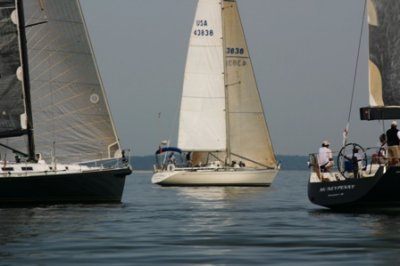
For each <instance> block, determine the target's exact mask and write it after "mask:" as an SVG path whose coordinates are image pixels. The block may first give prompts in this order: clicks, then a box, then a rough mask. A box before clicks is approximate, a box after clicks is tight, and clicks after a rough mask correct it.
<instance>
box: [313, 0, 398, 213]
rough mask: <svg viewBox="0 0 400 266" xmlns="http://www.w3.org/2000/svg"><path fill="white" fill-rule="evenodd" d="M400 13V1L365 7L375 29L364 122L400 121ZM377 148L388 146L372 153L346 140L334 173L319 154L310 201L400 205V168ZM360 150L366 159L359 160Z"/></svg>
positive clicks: (339, 205) (372, 1) (371, 0)
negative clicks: (323, 165) (320, 162)
mask: <svg viewBox="0 0 400 266" xmlns="http://www.w3.org/2000/svg"><path fill="white" fill-rule="evenodd" d="M399 13H400V2H399V1H398V0H367V1H365V3H364V18H363V19H364V20H365V17H368V25H369V63H368V66H369V90H368V91H369V106H367V107H361V108H360V117H361V120H382V121H384V120H397V119H399V118H400V90H399V87H398V84H399V82H400V71H399V69H400V68H399V61H400V53H399V51H400V42H399V40H400V28H399V25H400V17H399V15H398V14H399ZM364 24H366V23H363V25H364ZM361 36H362V35H361ZM360 43H361V38H360ZM392 123H393V122H392ZM383 133H384V132H383ZM383 136H385V135H383ZM377 149H379V150H380V149H385V147H384V146H382V147H375V148H373V149H369V148H364V147H363V146H361V145H359V144H358V143H347V142H346V141H344V145H343V147H342V148H341V149H340V151H339V153H338V154H337V168H338V169H337V171H333V172H323V171H322V169H321V168H320V166H319V165H318V158H317V155H316V154H311V155H310V162H311V176H310V181H309V184H308V197H309V199H310V201H311V202H312V203H314V204H317V205H320V206H324V207H328V208H332V209H346V208H350V209H364V208H393V207H395V208H398V207H400V193H399V187H400V166H399V165H398V164H397V165H396V164H393V163H391V162H390V160H388V158H386V157H385V153H383V154H380V152H379V151H377ZM374 150H375V151H374ZM356 152H357V153H360V154H361V155H362V156H361V157H358V158H359V159H356V160H353V159H354V158H356V157H355V156H354V153H356ZM349 158H350V159H351V160H350V159H349Z"/></svg>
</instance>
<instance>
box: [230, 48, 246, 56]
mask: <svg viewBox="0 0 400 266" xmlns="http://www.w3.org/2000/svg"><path fill="white" fill-rule="evenodd" d="M226 54H234V55H238V54H239V55H242V54H244V49H243V48H231V47H227V48H226Z"/></svg>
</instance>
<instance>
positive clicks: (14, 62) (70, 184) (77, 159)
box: [0, 0, 131, 205]
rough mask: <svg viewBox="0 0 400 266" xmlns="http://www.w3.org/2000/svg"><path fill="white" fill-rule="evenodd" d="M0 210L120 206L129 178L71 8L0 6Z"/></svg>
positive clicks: (62, 1) (68, 0) (69, 1)
mask: <svg viewBox="0 0 400 266" xmlns="http://www.w3.org/2000/svg"><path fill="white" fill-rule="evenodd" d="M0 95H1V97H0V147H1V148H0V154H1V161H0V205H14V204H49V203H50V204H51V203H97V202H120V201H121V197H122V193H123V189H124V184H125V176H126V175H129V174H130V173H131V168H130V166H129V165H128V164H127V161H126V158H125V153H124V151H122V150H121V147H120V144H119V141H118V138H117V135H116V130H115V128H114V125H113V122H112V118H111V115H110V111H109V107H108V103H107V99H106V97H105V92H104V89H103V85H102V82H101V78H100V75H99V71H98V69H97V65H96V61H95V57H94V53H93V49H92V47H91V43H90V39H89V36H88V32H87V29H86V25H85V21H84V17H83V15H82V11H81V6H80V2H79V0H48V1H46V0H40V1H24V0H3V1H1V3H0Z"/></svg>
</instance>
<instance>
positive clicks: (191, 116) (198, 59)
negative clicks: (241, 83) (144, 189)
mask: <svg viewBox="0 0 400 266" xmlns="http://www.w3.org/2000/svg"><path fill="white" fill-rule="evenodd" d="M221 5H222V3H221V1H220V0H199V2H198V5H197V10H196V15H195V19H194V24H193V29H192V32H191V36H190V42H189V50H188V55H187V61H186V68H185V77H184V83H183V92H182V101H181V110H180V119H179V133H178V146H179V147H180V148H182V149H183V150H190V151H223V150H225V149H226V123H225V93H224V55H223V40H222V18H221V13H222V6H221Z"/></svg>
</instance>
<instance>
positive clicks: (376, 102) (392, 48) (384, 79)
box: [361, 0, 400, 120]
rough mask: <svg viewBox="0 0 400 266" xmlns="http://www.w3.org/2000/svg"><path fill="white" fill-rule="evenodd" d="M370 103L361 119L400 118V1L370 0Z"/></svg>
mask: <svg viewBox="0 0 400 266" xmlns="http://www.w3.org/2000/svg"><path fill="white" fill-rule="evenodd" d="M367 7H368V24H369V46H370V48H369V99H370V103H369V107H364V108H361V119H365V120H375V119H399V118H400V28H399V25H400V17H399V15H398V14H399V13H400V2H399V1H398V0H368V6H367Z"/></svg>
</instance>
